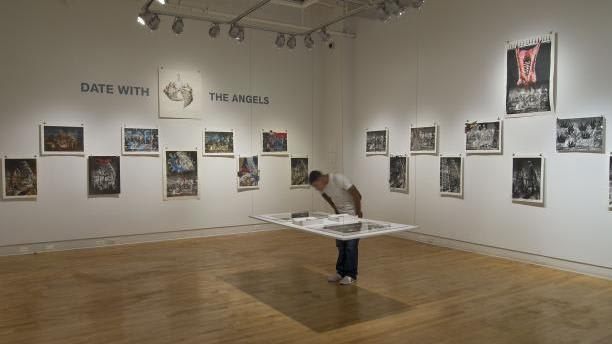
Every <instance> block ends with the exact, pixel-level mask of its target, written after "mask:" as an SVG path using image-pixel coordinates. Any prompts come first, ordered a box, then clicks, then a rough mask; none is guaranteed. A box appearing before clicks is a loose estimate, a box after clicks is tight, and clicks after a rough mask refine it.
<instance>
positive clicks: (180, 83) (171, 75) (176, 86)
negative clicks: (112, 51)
mask: <svg viewBox="0 0 612 344" xmlns="http://www.w3.org/2000/svg"><path fill="white" fill-rule="evenodd" d="M202 94H203V93H202V75H201V74H200V72H199V71H186V70H175V69H168V68H164V67H160V68H159V96H158V98H159V117H160V118H195V119H197V118H199V117H200V115H201V112H202V103H203V101H202Z"/></svg>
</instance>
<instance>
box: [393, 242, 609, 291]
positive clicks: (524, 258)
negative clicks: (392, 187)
mask: <svg viewBox="0 0 612 344" xmlns="http://www.w3.org/2000/svg"><path fill="white" fill-rule="evenodd" d="M392 236H394V237H398V238H403V239H408V240H413V241H418V242H422V243H426V244H431V245H435V246H442V247H448V248H452V249H456V250H460V251H467V252H473V253H478V254H483V255H486V256H492V257H498V258H504V259H509V260H514V261H519V262H523V263H528V264H534V265H539V266H545V267H549V268H553V269H557V270H563V271H569V272H575V273H579V274H583V275H588V276H593V277H598V278H605V279H609V280H612V268H608V267H605V266H598V265H590V264H586V263H581V262H574V261H570V260H564V259H559V258H553V257H547V256H542V255H538V254H532V253H527V252H521V251H513V250H509V249H504V248H499V247H494V246H488V245H482V244H475V243H471V242H467V241H460V240H455V239H449V238H443V237H439V236H435V235H429V234H423V233H418V232H402V233H397V234H392Z"/></svg>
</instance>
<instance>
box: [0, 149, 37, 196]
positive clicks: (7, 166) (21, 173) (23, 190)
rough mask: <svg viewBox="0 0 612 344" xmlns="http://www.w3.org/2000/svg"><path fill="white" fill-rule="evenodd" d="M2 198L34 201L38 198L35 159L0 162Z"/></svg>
mask: <svg viewBox="0 0 612 344" xmlns="http://www.w3.org/2000/svg"><path fill="white" fill-rule="evenodd" d="M2 175H3V181H2V197H3V198H4V199H35V198H36V197H37V196H38V165H37V159H36V158H26V159H11V158H5V159H3V160H2Z"/></svg>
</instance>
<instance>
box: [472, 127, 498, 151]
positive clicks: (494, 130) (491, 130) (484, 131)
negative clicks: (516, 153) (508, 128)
mask: <svg viewBox="0 0 612 344" xmlns="http://www.w3.org/2000/svg"><path fill="white" fill-rule="evenodd" d="M465 152H466V153H467V154H501V153H502V121H492V122H467V123H465Z"/></svg>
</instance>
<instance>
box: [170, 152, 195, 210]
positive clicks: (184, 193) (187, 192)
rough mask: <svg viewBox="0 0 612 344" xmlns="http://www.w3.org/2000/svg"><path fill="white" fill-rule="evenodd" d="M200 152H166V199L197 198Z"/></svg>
mask: <svg viewBox="0 0 612 344" xmlns="http://www.w3.org/2000/svg"><path fill="white" fill-rule="evenodd" d="M198 184H199V178H198V152H197V151H195V150H193V151H174V150H166V151H165V153H164V199H166V200H174V199H197V198H199V196H200V193H199V187H198Z"/></svg>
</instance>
